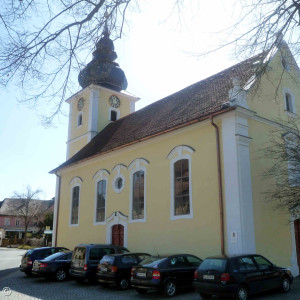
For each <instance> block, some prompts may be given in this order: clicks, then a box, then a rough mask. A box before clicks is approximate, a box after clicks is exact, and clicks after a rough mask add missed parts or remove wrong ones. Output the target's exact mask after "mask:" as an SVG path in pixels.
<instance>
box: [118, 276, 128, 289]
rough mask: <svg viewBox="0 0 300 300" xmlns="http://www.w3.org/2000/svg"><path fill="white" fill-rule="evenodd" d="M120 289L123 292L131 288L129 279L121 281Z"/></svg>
mask: <svg viewBox="0 0 300 300" xmlns="http://www.w3.org/2000/svg"><path fill="white" fill-rule="evenodd" d="M119 287H120V289H121V290H126V289H128V287H129V281H128V279H126V278H122V279H121V280H120V281H119Z"/></svg>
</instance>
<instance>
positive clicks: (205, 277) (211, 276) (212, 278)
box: [203, 275, 215, 280]
mask: <svg viewBox="0 0 300 300" xmlns="http://www.w3.org/2000/svg"><path fill="white" fill-rule="evenodd" d="M203 279H209V280H214V279H215V276H214V275H203Z"/></svg>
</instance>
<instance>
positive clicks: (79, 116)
mask: <svg viewBox="0 0 300 300" xmlns="http://www.w3.org/2000/svg"><path fill="white" fill-rule="evenodd" d="M81 125H82V113H80V114H79V115H78V117H77V126H81Z"/></svg>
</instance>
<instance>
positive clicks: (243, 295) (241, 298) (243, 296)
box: [235, 285, 248, 300]
mask: <svg viewBox="0 0 300 300" xmlns="http://www.w3.org/2000/svg"><path fill="white" fill-rule="evenodd" d="M235 299H236V300H247V299H248V291H247V289H246V287H245V286H243V285H241V286H239V287H238V289H237V291H236V294H235Z"/></svg>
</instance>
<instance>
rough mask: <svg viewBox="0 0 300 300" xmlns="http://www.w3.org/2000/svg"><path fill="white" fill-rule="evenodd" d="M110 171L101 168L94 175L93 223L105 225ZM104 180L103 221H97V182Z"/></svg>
mask: <svg viewBox="0 0 300 300" xmlns="http://www.w3.org/2000/svg"><path fill="white" fill-rule="evenodd" d="M109 175H110V173H109V172H108V171H107V170H105V169H101V170H99V171H98V172H97V173H96V174H95V175H94V180H95V205H94V225H106V211H107V189H108V176H109ZM101 180H104V181H105V182H106V190H105V212H104V221H103V222H97V221H96V218H97V196H98V182H99V181H101Z"/></svg>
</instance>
